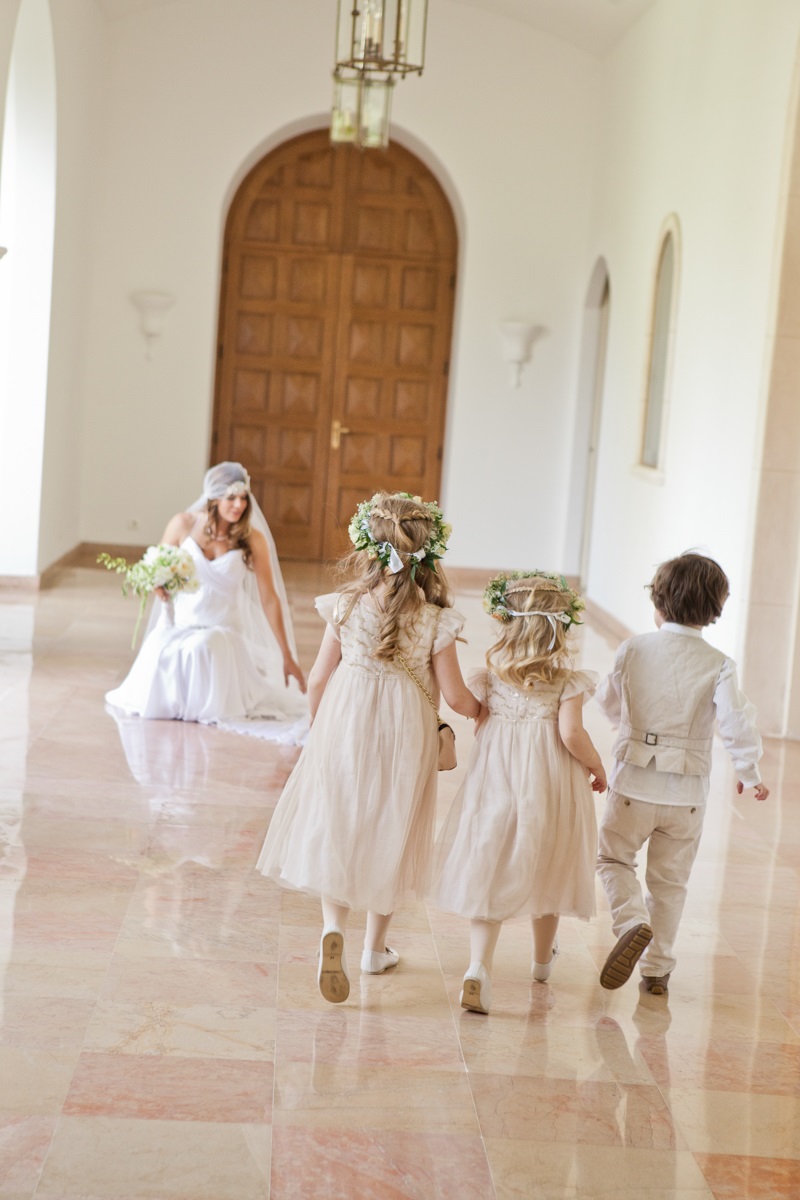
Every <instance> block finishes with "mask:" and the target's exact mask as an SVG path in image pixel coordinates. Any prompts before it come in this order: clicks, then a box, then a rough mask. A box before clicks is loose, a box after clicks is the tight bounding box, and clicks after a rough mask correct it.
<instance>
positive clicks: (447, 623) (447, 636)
mask: <svg viewBox="0 0 800 1200" xmlns="http://www.w3.org/2000/svg"><path fill="white" fill-rule="evenodd" d="M463 628H464V617H462V615H461V613H460V612H456V610H455V609H454V608H443V609H442V610H441V616H440V617H439V628H438V629H437V630H436V637H435V638H434V640H433V646H432V647H431V654H438V653H439V651H440V650H445V649H446V648H447V647H448V646H449V645H450V643H451V642H454V641H455V640H456V638H457V637H458V635H459V634H460V633H461V630H462V629H463Z"/></svg>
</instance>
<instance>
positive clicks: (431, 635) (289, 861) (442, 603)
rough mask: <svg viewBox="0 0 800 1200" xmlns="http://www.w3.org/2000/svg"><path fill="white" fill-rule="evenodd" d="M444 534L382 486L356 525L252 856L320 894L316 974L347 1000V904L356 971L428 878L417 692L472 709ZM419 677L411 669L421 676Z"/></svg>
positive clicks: (427, 741)
mask: <svg viewBox="0 0 800 1200" xmlns="http://www.w3.org/2000/svg"><path fill="white" fill-rule="evenodd" d="M449 535H450V527H449V525H446V524H444V521H443V517H442V513H441V511H440V509H439V508H438V506H437V505H436V504H426V503H424V502H422V501H421V500H420V499H419V497H413V496H410V495H408V494H407V493H397V494H393V495H392V494H388V493H386V492H379V493H378V494H377V495H375V496H373V497H372V499H371V500H369V501H365V502H364V503H363V504H360V505H359V507H358V510H357V512H356V514H355V516H354V517H353V520H352V521H351V523H350V537H351V540H352V542H353V544H354V547H355V549H354V551H353V552H352V553H351V554H349V555H348V556H347V557H346V558H345V559H344V560H343V562H342V564H341V568H342V575H343V577H344V578H345V579H346V580H347V581H348V582H347V583H346V585H345V586H344V588H343V590H342V591H341V592H338V593H334V594H333V595H330V596H320V597H319V598H318V599H317V601H316V605H317V610H318V612H319V613H320V615H321V616H322V617H323V619H324V620H325V621H327V628H326V630H325V636H324V638H323V641H322V645H321V647H320V651H319V655H318V656H317V661H316V662H315V664H314V667H313V668H312V671H311V674H310V676H309V681H308V696H309V706H310V710H311V718H312V722H313V724H312V727H311V733H310V735H309V739H308V743H307V745H306V747H305V749H304V751H303V753H302V755H301V757H300V759H299V760H298V763H297V766H296V767H295V769H294V771H293V772H292V774H291V776H290V777H289V779H288V781H287V783H286V787H285V788H284V791H283V794H282V795H281V798H280V800H279V802H278V805H277V807H276V809H275V813H274V815H273V818H272V822H271V824H270V828H269V832H268V834H267V839H266V841H265V843H264V848H263V850H262V852H261V857H260V859H259V861H258V868H259V870H260V871H261V872H262V873H263V874H264V875H268V876H270V877H271V878H273V879H275V880H277V881H278V882H280V883H283V884H286V885H287V886H289V887H293V888H297V889H299V890H301V891H304V892H309V893H313V894H316V895H319V896H320V897H321V899H322V916H323V932H322V938H321V942H320V956H319V970H318V976H317V978H318V983H319V988H320V991H321V993H322V995H323V996H324V998H325V999H326V1000H329V1001H331V1002H332V1003H334V1004H336V1003H339V1002H341V1001H342V1000H346V999H347V997H348V995H349V992H350V980H349V976H348V972H347V964H346V959H345V950H344V935H345V928H346V924H347V917H348V914H349V912H350V909H351V908H357V909H366V910H367V913H368V915H367V929H366V936H365V939H364V951H363V954H362V956H361V970H362V972H365V973H367V974H372V975H377V974H380V973H381V972H383V971H385V970H387V969H388V968H389V967H394V966H396V965H397V962H398V955H397V953H396V952H395V951H394V950H392V949H391V948H390V947H388V946H387V945H386V933H387V930H388V927H389V922H390V920H391V917H392V913H393V912H394V909H395V907H396V905H397V904H398V902H399V900H400V899H401V898H402V897H403V896H404V895H405V894H406V893H409V892H411V893H416V895H417V896H420V897H421V896H423V895H424V893H425V890H426V888H427V886H428V883H429V878H430V870H429V867H430V860H431V856H432V849H433V821H434V814H435V807H436V769H437V754H438V723H437V720H436V716H435V709H434V707H433V706H432V701H431V699H429V698H428V697H427V696H426V695H425V694H424V693H423V690H422V689H423V688H424V689H426V690H427V691H429V692H434V693H435V692H437V691H438V689H439V688H441V690H442V692H443V693H444V696H445V699H446V700H447V702H448V704H449V705H450V707H451V708H453V709H454V710H455V711H456V712H458V713H461V714H462V715H463V716H466V717H477V716H478V715H479V714H480V712H481V706H480V703H479V701H478V700H477V699H476V698H475V696H474V695H473V694H472V692H470V691H469V690H468V689H467V686H466V684H465V683H464V681H463V679H462V677H461V671H460V669H459V665H458V659H457V657H456V648H455V639H456V637H457V635H458V633H459V631H460V630H461V627H462V625H463V623H464V622H463V618H462V617H461V616H460V615H459V614H458V613H457V612H455V611H454V610H453V609H452V608H451V607H450V605H451V603H452V600H451V598H450V593H449V589H448V586H447V583H446V581H445V579H444V576H443V574H442V572H441V571H440V570H439V569H438V568H437V560H438V559H440V558H441V557H442V555H443V554H444V552H445V549H446V546H447V539H448V537H449ZM415 677H416V678H415Z"/></svg>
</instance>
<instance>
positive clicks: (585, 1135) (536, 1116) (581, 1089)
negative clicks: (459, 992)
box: [470, 1074, 682, 1150]
mask: <svg viewBox="0 0 800 1200" xmlns="http://www.w3.org/2000/svg"><path fill="white" fill-rule="evenodd" d="M470 1081H471V1084H472V1090H473V1094H474V1096H475V1105H476V1107H477V1110H478V1120H479V1121H480V1126H481V1132H482V1133H483V1135H484V1137H495V1138H498V1137H507V1138H523V1139H524V1138H528V1137H530V1133H531V1129H536V1132H537V1137H538V1138H539V1139H540V1140H542V1141H547V1140H551V1141H554V1142H563V1141H575V1142H580V1143H587V1144H596V1145H605V1146H632V1147H637V1148H639V1149H654V1150H668V1149H681V1148H682V1139H681V1137H680V1135H679V1134H678V1132H677V1130H676V1126H675V1124H674V1122H673V1120H672V1117H671V1115H670V1112H669V1109H668V1107H667V1105H666V1103H665V1101H664V1099H663V1097H662V1095H661V1092H660V1091H659V1089H658V1088H657V1087H655V1086H653V1085H649V1084H641V1083H637V1084H618V1083H606V1082H602V1081H601V1082H598V1081H595V1080H586V1081H583V1082H577V1081H574V1080H566V1079H548V1078H535V1077H529V1076H520V1075H516V1076H512V1075H478V1074H475V1075H471V1076H470Z"/></svg>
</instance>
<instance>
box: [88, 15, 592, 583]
mask: <svg viewBox="0 0 800 1200" xmlns="http://www.w3.org/2000/svg"><path fill="white" fill-rule="evenodd" d="M454 30H457V36H454ZM333 35H334V12H333V8H332V7H331V5H330V4H329V3H327V0H307V2H306V3H304V4H303V5H278V4H268V3H265V2H264V0H236V3H231V2H230V0H190V2H187V0H183V2H180V0H177V2H176V3H173V4H170V5H167V6H165V7H161V8H156V9H146V10H144V11H141V12H138V13H136V14H134V15H131V16H130V17H128V18H125V19H123V20H119V21H115V22H113V23H112V24H111V25H110V26H109V95H108V105H107V111H108V124H107V141H106V143H105V146H104V148H103V159H104V166H103V174H102V177H101V179H100V181H99V187H98V196H97V207H96V213H97V225H96V239H95V243H94V250H93V262H94V272H93V284H92V298H91V309H90V316H89V341H88V346H89V355H88V361H87V376H86V413H85V418H86V420H85V437H84V453H83V460H84V466H85V469H84V481H85V483H84V488H85V490H84V496H83V502H82V517H81V531H82V536H83V538H84V539H85V540H90V541H105V542H118V541H122V542H125V541H127V542H137V541H141V540H142V539H147V538H153V537H157V536H158V535H159V534H160V532H161V530H162V528H163V524H164V521H165V519H166V517H167V516H168V515H169V514H170V513H171V512H172V511H174V510H176V509H178V508H180V507H182V506H184V505H186V504H187V503H188V502H189V501H190V500H192V499H193V498H194V497H195V496H196V494H197V493H198V492H199V489H200V481H201V477H202V473H203V470H204V468H205V466H206V463H207V454H208V446H209V432H210V417H211V402H212V393H213V381H214V376H213V371H214V341H215V329H216V317H217V305H218V294H217V289H218V275H219V256H220V243H221V236H222V227H223V221H224V216H225V209H226V204H227V202H228V201H229V199H230V196H231V193H232V188H233V185H234V183H235V182H236V181H238V179H240V178H241V175H242V173H243V170H244V167H245V166H246V165H249V164H250V163H251V162H252V161H253V156H254V155H255V154H256V153H260V152H262V151H263V150H265V149H267V148H268V147H269V146H270V145H271V144H274V143H276V142H277V141H279V140H282V138H283V137H284V136H286V134H287V133H288V132H290V131H291V132H294V131H295V130H296V129H297V128H298V127H301V126H302V125H303V124H304V123H305V124H306V125H311V124H314V123H317V124H321V123H323V121H324V114H325V113H326V112H327V110H328V109H329V105H330V99H331V81H330V68H331V63H332V55H333V40H334V38H333ZM597 71H598V67H597V64H596V63H595V62H594V61H593V60H591V59H589V58H588V57H587V56H585V55H584V54H582V53H581V52H579V51H577V50H573V49H572V48H570V47H568V46H566V45H565V44H563V43H560V42H558V41H555V40H553V39H550V38H548V37H546V36H545V35H541V34H538V33H537V32H536V31H534V30H532V29H528V28H526V27H524V26H522V25H519V24H515V23H514V22H512V21H507V20H502V19H497V18H494V17H492V16H491V15H490V14H488V13H486V12H483V11H479V10H474V9H472V8H470V7H467V6H462V5H456V4H453V3H450V2H449V0H437V3H436V4H434V5H432V6H431V12H430V26H429V39H428V67H427V68H426V73H425V75H424V76H423V78H422V79H416V78H414V79H410V80H408V81H406V82H404V83H403V84H401V85H399V86H398V88H397V89H396V93H395V107H394V116H395V119H396V122H397V125H398V128H399V131H400V135H399V136H400V137H401V140H404V141H406V143H407V144H409V145H410V147H411V148H412V149H414V148H415V147H416V148H419V146H422V147H423V148H424V150H423V155H424V157H426V158H427V160H428V162H429V164H431V163H438V164H439V165H440V168H441V170H442V171H443V173H444V175H445V176H446V179H445V180H444V181H443V182H444V183H445V186H448V181H449V186H450V188H451V194H452V193H453V191H454V192H455V196H454V199H455V201H456V208H457V210H458V211H459V213H460V214H461V217H462V228H461V231H460V232H461V238H462V245H461V267H460V280H459V299H458V312H457V329H456V343H455V353H454V357H453V362H452V367H451V379H452V385H451V400H450V412H449V421H448V432H447V445H446V462H445V481H444V492H443V495H442V497H441V499H442V501H443V503H444V505H445V508H446V510H447V511H448V515H449V516H450V517H451V518H452V520H453V522H454V524H455V527H456V532H455V535H454V538H453V543H452V546H453V550H452V555H451V560H452V561H453V562H455V563H459V564H475V565H486V566H492V565H497V564H502V563H504V562H505V563H508V564H514V563H520V562H532V563H534V564H539V565H541V566H545V567H546V566H560V565H561V562H560V558H561V551H562V542H563V531H564V512H565V506H564V504H563V490H564V479H565V477H566V473H567V469H568V462H569V457H570V445H569V433H570V421H571V410H572V404H573V397H574V391H575V380H576V379H577V347H578V345H579V338H580V321H581V317H582V311H581V310H582V301H583V296H584V293H585V287H586V280H585V279H584V278H583V276H582V265H583V262H584V260H585V255H586V230H587V226H588V219H589V203H590V184H591V165H592V145H593V141H594V136H595V134H594V112H595V110H596V93H595V82H596V77H597ZM138 288H153V289H158V290H164V291H168V292H171V293H173V294H174V295H175V297H176V301H175V305H174V307H173V309H172V310H171V311H170V312H169V314H168V316H167V319H166V330H165V333H164V335H163V337H162V339H161V341H160V342H159V344H158V345H157V347H156V349H155V353H154V357H153V359H152V360H151V361H148V360H147V359H146V358H145V354H144V343H143V341H142V339H141V336H140V334H139V332H138V329H137V318H136V314H135V312H134V309H133V307H132V306H131V304H130V301H129V299H128V297H129V293H130V292H131V291H133V290H135V289H138ZM514 316H520V317H523V318H528V319H531V320H533V321H535V322H538V323H542V324H544V325H547V326H548V327H549V328H550V331H551V332H550V334H549V336H548V337H547V338H546V339H544V340H543V341H541V342H540V343H539V344H538V345H537V348H536V350H535V355H534V361H533V363H532V364H531V365H530V366H529V367H527V368H526V370H525V372H524V374H523V383H522V387H521V388H520V390H519V391H514V390H512V389H511V388H510V387H509V385H508V383H507V368H506V365H505V364H504V362H503V361H502V358H501V353H500V337H499V331H498V322H499V321H500V320H502V319H504V318H509V317H514ZM98 494H99V495H102V497H103V502H102V504H101V505H98V504H97V495H98ZM502 512H506V513H508V514H510V515H511V519H505V518H504V519H502V520H498V514H499V513H502ZM134 523H135V525H134Z"/></svg>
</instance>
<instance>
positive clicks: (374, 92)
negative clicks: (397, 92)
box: [358, 78, 394, 148]
mask: <svg viewBox="0 0 800 1200" xmlns="http://www.w3.org/2000/svg"><path fill="white" fill-rule="evenodd" d="M393 86H394V84H393V82H392V80H391V79H369V78H367V79H365V80H364V84H363V90H362V93H361V121H360V128H359V137H358V144H359V145H360V146H364V147H365V148H371V147H377V146H388V145H389V113H390V111H391V107H392V87H393Z"/></svg>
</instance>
